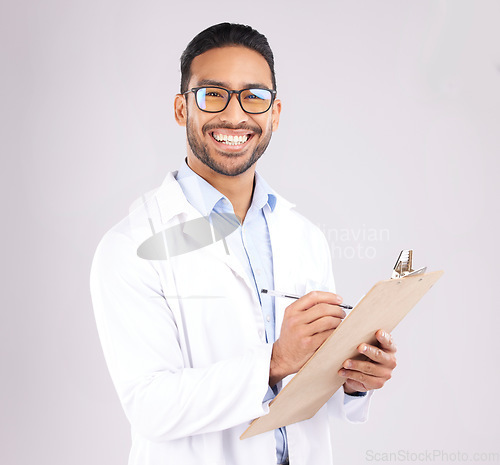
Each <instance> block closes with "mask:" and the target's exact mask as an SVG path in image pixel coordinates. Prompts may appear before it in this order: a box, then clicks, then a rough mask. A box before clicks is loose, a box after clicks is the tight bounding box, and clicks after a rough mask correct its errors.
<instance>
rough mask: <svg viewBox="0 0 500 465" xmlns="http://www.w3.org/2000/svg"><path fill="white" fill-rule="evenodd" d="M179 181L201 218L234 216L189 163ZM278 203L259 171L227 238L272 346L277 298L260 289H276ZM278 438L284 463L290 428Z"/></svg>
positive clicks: (271, 390)
mask: <svg viewBox="0 0 500 465" xmlns="http://www.w3.org/2000/svg"><path fill="white" fill-rule="evenodd" d="M176 179H177V181H178V183H179V184H180V186H181V188H182V191H183V192H184V195H185V196H186V199H187V200H188V202H189V203H190V204H191V205H192V206H193V207H194V208H196V209H197V210H198V211H199V212H200V214H201V215H203V216H205V217H207V216H209V215H213V214H215V215H221V214H231V215H234V209H233V206H232V204H231V202H230V201H229V199H228V198H227V197H225V196H224V195H223V194H221V193H220V192H219V191H218V190H217V189H215V187H213V186H212V185H211V184H210V183H208V182H207V181H205V180H204V179H203V178H202V177H201V176H199V175H198V174H196V173H195V172H194V171H193V170H191V168H189V166H188V165H187V163H186V160H184V163H183V164H182V166H181V168H180V169H179V171H178V173H177V176H176ZM276 200H277V197H276V193H275V192H274V191H273V189H271V187H270V186H269V185H268V184H267V183H266V181H264V179H263V178H262V177H261V176H260V175H259V174H258V173H257V172H256V173H255V184H254V191H253V196H252V203H251V205H250V208H249V209H248V212H247V214H246V216H245V219H244V221H243V224H239V226H238V228H237V229H236V231H234V232H233V233H231V234H230V235H228V236H227V237H226V242H227V245H228V247H229V250H230V252H231V253H233V254H234V255H235V256H236V257H237V259H238V261H239V263H241V265H242V266H243V268H244V269H245V272H246V274H247V276H248V278H249V281H250V283H252V284H253V286H252V290H253V291H254V292H255V295H256V296H257V298H258V300H259V302H260V304H261V307H262V315H263V318H264V325H265V329H266V339H267V342H268V343H273V342H274V341H275V317H274V315H275V314H274V299H273V298H272V297H270V296H267V295H265V294H264V295H263V294H261V292H260V290H261V289H273V288H274V274H273V254H272V250H271V239H270V237H269V229H268V227H267V220H266V215H269V214H271V213H272V212H273V210H274V208H275V206H276ZM277 394H278V389H277V387H276V386H274V387H273V388H269V389H268V391H267V394H266V397H265V398H264V401H268V400H270V399H272V398H274V397H275V396H276V395H277ZM274 435H275V438H276V457H277V461H278V463H282V462H284V461H285V459H286V458H287V457H288V444H287V436H286V429H285V428H284V427H283V428H279V429H277V430H275V432H274Z"/></svg>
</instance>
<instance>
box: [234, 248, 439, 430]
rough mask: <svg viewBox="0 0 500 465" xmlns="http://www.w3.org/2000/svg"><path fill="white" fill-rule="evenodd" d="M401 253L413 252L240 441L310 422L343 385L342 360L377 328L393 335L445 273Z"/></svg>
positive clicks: (373, 340) (372, 341) (372, 340)
mask: <svg viewBox="0 0 500 465" xmlns="http://www.w3.org/2000/svg"><path fill="white" fill-rule="evenodd" d="M405 252H411V251H403V252H401V254H400V256H399V258H398V261H397V262H396V266H395V267H394V272H393V278H392V279H389V280H387V281H380V282H378V283H376V284H375V285H374V286H373V287H372V289H371V290H370V291H369V292H368V294H366V295H365V296H364V297H363V299H362V300H361V301H360V302H359V303H358V304H357V305H356V306H355V307H354V309H353V310H352V311H351V312H350V313H349V315H347V317H346V318H344V320H343V321H342V322H341V323H340V325H339V326H338V327H337V328H336V329H335V331H334V332H333V333H332V334H331V335H330V336H329V337H328V339H327V340H326V341H325V342H324V343H323V344H322V345H321V346H320V347H319V348H318V350H317V351H316V352H315V353H314V355H313V356H312V357H311V358H310V359H309V360H308V361H307V362H306V363H305V364H304V366H303V367H302V368H301V369H300V370H299V371H298V373H297V374H296V375H295V376H294V377H293V378H292V379H291V380H290V382H289V383H288V384H287V385H286V386H285V387H284V388H283V389H282V390H281V392H280V393H279V394H278V395H277V396H276V397H275V398H274V399H273V400H272V401H271V402H270V404H269V412H268V413H267V414H266V415H263V416H262V417H259V418H256V419H255V420H253V421H252V423H251V424H250V426H249V427H248V428H247V429H246V430H245V432H244V433H243V434H242V435H241V436H240V439H247V438H250V437H252V436H256V435H258V434H261V433H265V432H266V431H271V430H274V429H276V428H281V427H282V426H287V425H290V424H292V423H297V422H299V421H302V420H307V419H309V418H312V417H313V416H314V415H315V414H316V412H317V411H318V410H319V409H320V408H321V407H322V406H323V405H324V404H325V403H326V401H327V400H328V399H329V398H330V397H331V396H332V395H333V394H334V393H335V392H336V391H337V390H338V389H339V388H340V387H341V386H342V385H343V384H344V382H345V379H344V378H342V377H341V376H340V375H339V374H338V371H339V370H340V368H341V366H342V363H343V362H344V361H345V360H347V359H348V358H355V357H356V356H359V355H360V354H359V352H358V351H357V350H356V349H357V347H358V346H359V344H361V343H363V342H365V343H368V344H372V345H375V344H376V343H377V340H376V338H375V332H376V331H377V330H379V329H384V330H385V331H388V332H391V331H392V330H393V329H394V328H395V327H396V326H397V325H398V324H399V322H400V321H401V320H402V319H403V318H404V317H405V316H406V315H407V314H408V312H409V311H410V310H411V309H412V308H413V307H414V306H415V305H416V304H417V302H418V301H419V300H420V299H421V298H422V297H423V296H424V295H425V294H426V293H427V291H428V290H429V289H430V288H431V287H432V286H433V285H434V284H435V283H436V282H437V281H438V279H439V278H441V276H442V275H443V273H444V271H434V272H431V273H426V274H423V272H424V271H425V268H421V269H420V270H416V271H414V270H412V269H411V259H412V257H411V254H409V257H408V255H405ZM405 258H409V260H406V262H405V261H404V260H405ZM398 265H399V268H398V269H397V267H398Z"/></svg>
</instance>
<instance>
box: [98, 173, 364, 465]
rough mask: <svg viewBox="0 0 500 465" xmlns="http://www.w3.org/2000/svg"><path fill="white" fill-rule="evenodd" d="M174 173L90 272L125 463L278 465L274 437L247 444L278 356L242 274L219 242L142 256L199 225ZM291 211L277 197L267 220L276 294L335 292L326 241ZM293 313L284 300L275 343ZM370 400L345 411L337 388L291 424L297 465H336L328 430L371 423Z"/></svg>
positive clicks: (112, 236)
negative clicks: (123, 426)
mask: <svg viewBox="0 0 500 465" xmlns="http://www.w3.org/2000/svg"><path fill="white" fill-rule="evenodd" d="M174 175H175V173H168V175H167V176H166V178H165V180H164V182H163V183H162V185H161V186H160V187H159V188H158V189H156V190H155V191H153V192H150V193H149V194H147V195H146V196H143V198H142V199H141V201H140V202H138V203H137V204H136V206H135V207H134V208H133V209H131V212H130V214H129V216H128V217H126V218H125V219H124V220H123V221H121V222H120V223H118V224H117V225H116V226H114V227H113V228H111V229H110V230H109V231H108V232H107V233H106V234H105V235H104V237H103V238H102V240H101V241H100V243H99V245H98V247H97V250H96V253H95V256H94V260H93V263H92V269H91V281H90V282H91V295H92V300H93V305H94V311H95V317H96V322H97V327H98V331H99V336H100V339H101V343H102V347H103V351H104V355H105V358H106V362H107V364H108V368H109V371H110V374H111V377H112V380H113V382H114V385H115V388H116V390H117V392H118V395H119V398H120V401H121V403H122V405H123V408H124V411H125V413H126V416H127V418H128V419H129V421H130V424H131V429H132V449H131V452H130V459H129V464H130V465H170V464H172V465H179V464H182V465H256V464H258V465H275V464H276V443H275V438H274V434H273V432H272V431H271V432H268V433H264V434H260V435H258V436H255V437H252V438H249V439H245V440H240V439H239V436H240V435H241V434H242V433H243V431H244V430H245V429H246V428H247V427H248V425H249V424H250V421H251V420H252V419H254V418H256V417H259V416H261V415H264V414H265V413H267V412H268V403H267V402H266V403H263V399H264V396H265V394H266V392H267V389H268V379H269V363H270V358H271V349H272V344H269V343H266V338H265V328H264V321H263V316H262V311H261V307H260V304H259V301H258V300H257V297H256V295H255V286H254V285H253V284H252V283H250V282H249V279H248V276H247V275H246V273H245V271H244V269H243V268H242V266H241V265H240V263H239V262H238V261H237V260H236V258H235V257H234V256H233V255H231V254H228V253H227V252H226V249H225V247H224V244H223V242H222V241H218V242H214V243H212V244H211V245H209V246H207V247H203V248H199V249H197V250H193V251H191V252H189V253H185V254H183V255H178V256H174V257H170V258H169V259H168V260H144V259H142V258H139V257H138V256H137V248H138V247H139V245H140V244H141V243H142V242H143V241H145V240H146V239H147V238H148V237H150V236H151V235H152V229H151V227H153V228H154V230H155V231H156V232H158V231H161V230H164V229H167V228H169V227H171V226H173V225H176V224H184V223H185V222H187V221H189V220H191V219H195V218H199V217H200V214H199V213H198V211H196V210H195V209H194V208H193V207H192V206H191V204H189V203H188V202H187V200H186V198H185V197H184V195H183V193H182V190H181V188H180V186H179V184H178V183H177V181H176V180H175V178H174ZM292 207H293V205H292V204H290V203H289V202H287V201H286V200H285V199H283V198H282V197H280V196H278V200H277V203H276V207H275V209H274V211H273V212H272V213H270V214H269V215H267V217H268V227H269V233H270V238H271V247H272V251H273V266H274V281H275V288H276V289H279V290H284V291H288V292H293V293H296V294H303V293H305V292H307V291H309V290H311V288H313V287H316V288H318V289H319V288H322V289H331V290H333V289H334V282H333V275H332V271H331V263H330V253H329V249H328V245H327V242H326V239H325V237H324V235H323V234H322V233H321V231H320V230H319V229H318V228H317V227H316V226H314V225H313V224H312V223H310V222H309V221H308V220H306V219H305V218H304V217H302V216H301V215H299V214H298V213H296V212H295V211H294V210H293V209H292ZM266 208H268V206H266ZM186 229H188V228H186ZM184 232H185V234H186V235H187V240H191V238H190V237H189V234H190V232H189V230H186V231H184ZM193 240H195V239H193ZM289 304H290V302H289V301H288V299H276V338H278V337H279V333H280V331H279V330H280V328H281V322H282V319H283V314H284V310H285V308H286V306H287V305H289ZM290 379H291V376H289V377H287V378H285V379H284V380H283V386H284V385H286V383H287V382H288V381H289V380H290ZM370 396H371V393H369V394H368V396H366V397H361V398H353V399H352V400H350V401H349V402H348V403H347V404H345V405H344V393H343V391H342V389H340V390H339V391H337V393H336V394H335V395H334V396H333V397H332V398H331V399H330V400H329V401H328V402H327V404H326V405H325V406H323V407H322V408H321V409H320V410H319V411H318V412H317V414H316V415H315V416H314V417H313V418H311V419H310V420H307V421H302V422H299V423H296V424H293V425H289V426H288V427H287V434H288V447H289V457H290V463H291V465H311V464H316V465H329V464H332V463H333V459H332V445H331V436H332V435H334V434H335V432H334V431H332V421H333V420H334V419H337V420H338V419H343V420H348V421H351V422H362V421H365V420H366V418H367V414H368V405H369V399H370Z"/></svg>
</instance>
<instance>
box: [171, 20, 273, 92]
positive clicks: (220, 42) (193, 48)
mask: <svg viewBox="0 0 500 465" xmlns="http://www.w3.org/2000/svg"><path fill="white" fill-rule="evenodd" d="M231 45H242V46H243V47H247V48H249V49H252V50H255V51H256V52H258V53H260V54H261V55H262V56H263V57H264V58H265V59H266V61H267V64H268V65H269V68H270V69H271V78H272V82H273V89H275V90H276V76H275V73H274V56H273V52H272V50H271V47H270V46H269V42H268V41H267V39H266V36H264V35H263V34H261V33H260V32H258V31H256V30H255V29H253V28H251V27H250V26H245V25H244V24H234V23H220V24H215V25H214V26H210V27H209V28H207V29H205V30H204V31H202V32H200V33H199V34H198V35H197V36H196V37H195V38H194V39H193V40H192V41H191V42H189V44H188V46H187V47H186V50H184V52H182V55H181V93H182V92H186V91H187V90H188V88H187V86H188V84H189V80H190V79H191V63H192V62H193V60H194V59H195V58H196V57H197V56H198V55H201V54H202V53H205V52H207V51H208V50H211V49H213V48H220V47H227V46H231Z"/></svg>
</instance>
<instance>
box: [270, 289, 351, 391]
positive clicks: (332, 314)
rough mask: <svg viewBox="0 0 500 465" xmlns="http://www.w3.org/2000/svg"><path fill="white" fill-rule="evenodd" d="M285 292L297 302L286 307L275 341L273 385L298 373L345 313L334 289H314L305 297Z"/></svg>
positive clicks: (271, 368) (272, 365)
mask: <svg viewBox="0 0 500 465" xmlns="http://www.w3.org/2000/svg"><path fill="white" fill-rule="evenodd" d="M273 292H276V291H273ZM266 293H267V294H270V291H267V292H264V294H266ZM283 295H286V296H287V297H289V298H291V299H294V302H293V303H291V304H290V305H289V306H288V307H287V308H286V309H285V313H284V315H283V322H282V324H281V333H280V337H279V339H277V340H276V341H275V342H274V344H273V350H272V355H271V364H270V369H269V385H270V386H271V387H272V386H274V385H275V384H276V383H278V382H279V381H281V380H282V379H283V378H284V377H285V376H288V375H291V374H293V373H297V371H299V370H300V369H301V368H302V366H303V365H304V364H305V363H306V362H307V361H308V360H309V359H310V358H311V356H312V355H313V354H314V352H316V350H317V349H318V348H319V347H320V346H321V344H323V342H325V341H326V339H327V338H328V337H329V336H330V334H332V332H333V331H334V330H335V328H337V326H338V325H339V324H340V323H341V321H342V320H343V319H344V318H345V316H346V313H345V311H344V310H343V309H342V308H341V307H340V305H341V304H342V297H340V296H338V295H336V294H333V293H332V292H322V291H313V292H309V293H308V294H306V295H304V296H302V297H299V296H294V295H293V294H283Z"/></svg>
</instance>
